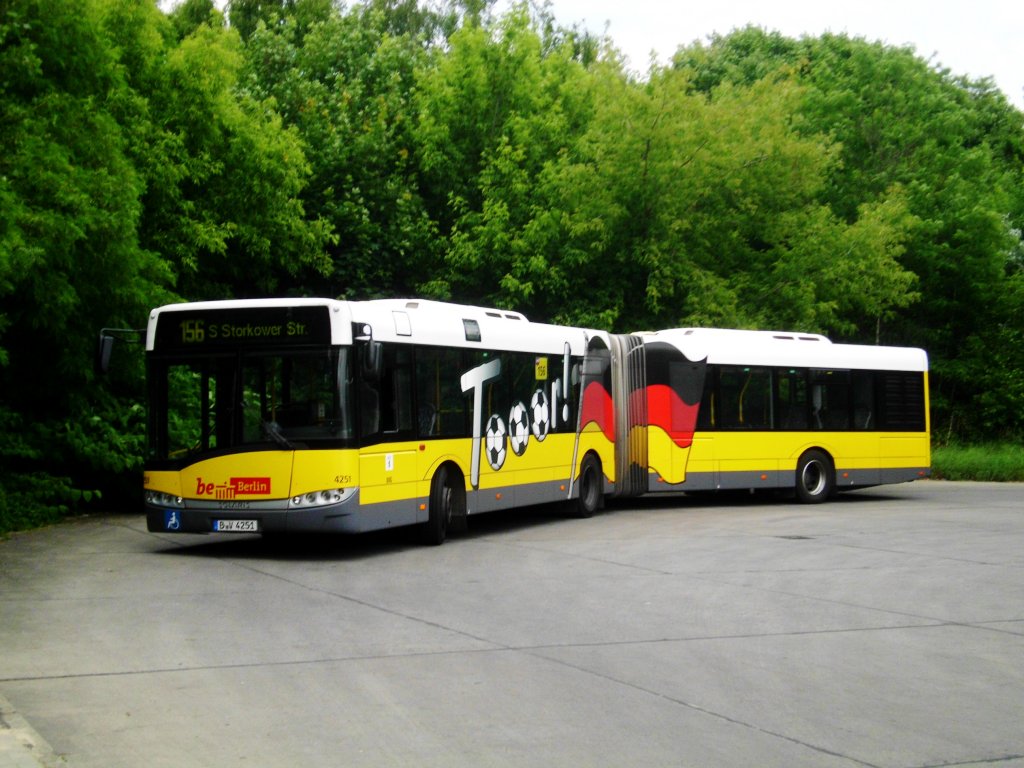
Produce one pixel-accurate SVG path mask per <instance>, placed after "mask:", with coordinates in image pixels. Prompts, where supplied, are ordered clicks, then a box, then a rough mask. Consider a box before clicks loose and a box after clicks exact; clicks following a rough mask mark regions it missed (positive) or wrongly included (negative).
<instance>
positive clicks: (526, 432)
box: [508, 400, 530, 456]
mask: <svg viewBox="0 0 1024 768" xmlns="http://www.w3.org/2000/svg"><path fill="white" fill-rule="evenodd" d="M527 413H528V412H527V410H526V406H525V405H524V404H523V402H522V401H521V400H520V401H518V402H517V403H516V404H515V405H513V406H512V410H511V411H509V414H508V441H509V443H510V444H511V445H512V452H513V453H514V454H515V455H516V456H522V455H523V453H524V452H525V451H526V444H527V443H528V442H530V417H529V416H528V415H527Z"/></svg>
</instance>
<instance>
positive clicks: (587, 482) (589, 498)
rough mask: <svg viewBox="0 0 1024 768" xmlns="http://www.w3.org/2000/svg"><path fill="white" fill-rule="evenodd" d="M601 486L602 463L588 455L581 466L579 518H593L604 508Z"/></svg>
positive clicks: (578, 500) (577, 512)
mask: <svg viewBox="0 0 1024 768" xmlns="http://www.w3.org/2000/svg"><path fill="white" fill-rule="evenodd" d="M601 485H602V483H601V461H600V460H599V459H598V458H597V457H596V456H594V455H593V454H592V453H591V454H587V455H586V456H585V457H584V458H583V464H582V465H581V466H580V495H579V498H578V499H576V516H577V517H592V516H593V514H594V513H595V512H597V511H598V510H599V509H601V507H602V506H604V492H603V491H604V489H603V488H602V487H601Z"/></svg>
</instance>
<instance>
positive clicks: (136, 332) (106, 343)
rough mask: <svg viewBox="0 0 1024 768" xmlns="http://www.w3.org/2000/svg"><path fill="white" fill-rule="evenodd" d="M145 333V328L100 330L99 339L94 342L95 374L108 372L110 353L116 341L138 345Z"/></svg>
mask: <svg viewBox="0 0 1024 768" xmlns="http://www.w3.org/2000/svg"><path fill="white" fill-rule="evenodd" d="M145 332H146V329H145V328H100V338H99V340H98V341H97V342H96V361H95V362H96V372H97V373H107V372H108V371H109V370H110V353H111V352H112V351H113V349H114V341H115V340H116V339H120V340H121V341H127V342H129V343H131V344H139V343H141V342H142V340H143V334H144V333H145Z"/></svg>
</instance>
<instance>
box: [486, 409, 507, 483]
mask: <svg viewBox="0 0 1024 768" xmlns="http://www.w3.org/2000/svg"><path fill="white" fill-rule="evenodd" d="M507 439H508V430H506V429H505V422H504V421H502V420H501V416H499V415H498V414H496V413H495V414H493V415H492V416H491V418H489V419H488V420H487V429H486V430H485V432H484V451H485V452H486V453H487V461H488V463H489V464H490V465H491V469H493V470H495V471H497V470H499V469H501V466H502V464H504V463H505V456H506V455H507V454H508V451H507V450H506V448H505V441H506V440H507Z"/></svg>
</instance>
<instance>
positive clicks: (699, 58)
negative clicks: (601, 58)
mask: <svg viewBox="0 0 1024 768" xmlns="http://www.w3.org/2000/svg"><path fill="white" fill-rule="evenodd" d="M675 66H676V67H678V68H680V69H686V70H687V71H690V72H691V73H693V80H692V81H693V83H694V85H695V87H697V88H698V89H699V90H700V91H701V92H703V93H710V92H711V91H712V90H713V89H714V88H715V87H717V86H718V85H719V84H721V83H723V82H741V83H742V82H750V81H751V80H752V79H753V78H757V77H761V76H763V75H764V74H765V73H767V72H771V71H774V70H778V69H780V68H781V69H783V70H785V71H789V72H793V73H796V75H797V77H798V79H799V81H800V82H801V83H802V84H803V85H804V86H805V89H806V98H805V99H804V101H803V103H802V104H801V105H800V106H799V107H798V109H797V110H796V111H795V114H796V115H797V116H798V119H799V123H798V125H799V126H800V130H801V131H804V132H807V133H828V134H829V135H831V136H833V137H834V139H835V141H836V143H837V146H838V147H839V162H837V163H835V164H834V165H833V166H832V168H831V170H830V173H829V178H828V181H827V184H826V185H825V187H824V188H823V194H822V196H821V199H822V202H823V203H824V204H827V205H828V206H829V208H830V209H831V211H832V212H833V214H834V215H835V216H837V217H840V218H841V219H843V220H845V221H854V220H855V219H856V218H857V216H858V215H859V212H860V211H861V210H863V208H864V206H872V205H877V204H879V203H884V201H886V200H887V199H888V196H889V195H890V194H892V193H893V191H894V190H898V194H899V195H900V198H901V200H902V201H903V204H905V206H906V209H907V211H908V213H909V214H910V215H911V216H912V217H913V219H914V220H915V224H914V226H913V227H912V228H910V229H909V230H908V231H907V237H906V239H905V241H904V242H903V244H902V254H901V255H900V257H899V262H900V264H901V265H902V266H903V268H904V269H906V270H907V271H909V272H912V273H914V275H915V276H916V284H917V291H918V292H919V293H920V297H921V298H920V301H919V302H916V303H914V304H913V305H912V306H904V307H901V308H898V311H895V312H890V313H887V314H883V315H880V316H879V318H878V322H877V323H876V324H875V329H874V333H871V330H872V329H871V324H869V323H867V322H865V323H861V324H859V325H858V328H857V330H856V332H852V331H851V330H850V329H846V330H845V331H844V329H842V328H838V329H837V330H840V331H844V332H848V333H849V335H850V336H852V337H853V338H856V339H859V340H865V341H866V340H869V339H874V338H880V339H883V340H887V341H890V342H894V343H909V344H916V345H920V346H924V347H926V348H927V349H928V350H929V352H930V353H931V356H932V362H933V377H932V379H933V381H932V384H933V402H934V403H935V405H936V409H935V410H936V415H937V416H938V418H937V421H941V422H943V423H947V422H948V423H952V421H956V422H957V424H958V429H957V431H958V432H959V433H960V434H962V435H964V436H970V435H972V434H973V435H975V436H976V435H979V434H983V433H986V432H988V430H989V427H988V426H986V425H985V424H984V423H982V422H977V423H973V424H972V423H971V420H970V419H969V418H966V416H967V414H977V413H979V412H980V411H979V409H978V400H977V398H978V397H979V396H981V395H982V394H983V393H982V392H981V391H979V389H978V387H977V382H979V381H981V380H982V379H985V380H991V377H990V376H989V375H988V374H987V372H986V369H987V368H988V367H989V366H990V364H991V363H990V361H991V358H992V355H991V352H988V353H982V350H986V349H988V350H991V348H992V346H993V339H992V335H993V333H994V330H993V329H997V328H1002V327H1003V326H1004V324H1005V323H1006V322H1007V321H1009V322H1011V323H1012V322H1013V318H1012V317H1004V316H1002V315H1001V314H1000V313H1001V312H1004V311H1007V310H1008V308H1009V307H1011V306H1016V305H1015V303H1014V300H1013V298H1012V297H1013V296H1014V295H1015V294H1014V290H1013V288H1012V286H1011V285H1010V283H1009V282H1008V280H1007V277H1008V275H1009V274H1010V273H1011V272H1012V270H1011V269H1010V261H1011V258H1012V254H1014V253H1017V252H1019V251H1020V247H1021V246H1020V243H1021V240H1020V231H1021V228H1022V224H1024V207H1022V200H1024V193H1022V191H1021V190H1022V189H1024V184H1022V182H1024V179H1022V177H1021V171H1022V167H1024V166H1022V160H1024V151H1022V146H1024V132H1022V131H1021V114H1020V113H1019V112H1018V111H1017V110H1015V109H1013V107H1011V106H1010V105H1009V104H1008V103H1007V102H1006V99H1005V97H1003V96H1002V95H1001V94H999V93H998V92H997V91H996V90H995V88H994V86H993V84H992V83H991V81H989V80H982V81H971V80H969V79H966V78H962V77H956V76H954V75H953V74H952V73H951V72H950V71H949V70H946V69H942V68H940V67H936V66H933V65H932V64H930V63H929V62H928V61H926V60H924V59H923V58H921V57H920V56H918V55H917V54H916V53H915V52H914V50H913V49H911V48H894V47H890V46H885V45H882V44H880V43H870V42H867V41H865V40H861V39H850V38H848V37H846V36H843V35H824V36H822V37H820V38H804V39H802V40H800V41H795V40H789V39H786V38H784V37H783V36H781V35H779V34H777V33H771V34H769V33H766V32H764V31H762V30H758V29H753V28H748V29H745V30H740V31H738V32H735V33H733V34H732V35H729V36H725V37H719V38H715V39H714V40H713V41H712V42H711V44H710V45H709V46H706V47H705V46H701V45H695V46H692V47H690V48H688V49H681V50H680V51H679V52H678V53H677V55H676V58H675ZM1018 316H1019V315H1018ZM883 321H884V322H883ZM1021 373H1024V371H1021V370H1020V369H1016V368H1015V369H1012V370H1010V371H1007V372H1006V377H1007V378H1006V380H1005V381H1004V382H1003V385H1002V386H1001V387H1000V388H999V389H1000V390H1001V391H1004V392H1012V391H1014V388H1013V387H1012V381H1013V380H1015V379H1018V378H1019V377H1020V375H1021ZM1022 405H1024V403H1021V402H1020V401H1019V400H1017V399H1015V398H1012V397H1011V398H1007V399H1006V409H1005V411H1004V414H1003V418H1002V419H1001V420H992V419H990V420H989V422H990V423H999V422H1000V421H1001V423H1003V424H1004V425H1016V426H1013V427H1011V428H1010V429H1011V431H1014V430H1015V431H1016V432H1017V433H1018V434H1019V431H1020V425H1021V421H1020V419H1019V417H1018V416H1016V414H1018V413H1020V407H1021V406H1022ZM954 413H960V414H962V415H963V416H964V418H960V419H954V418H953V415H954Z"/></svg>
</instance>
